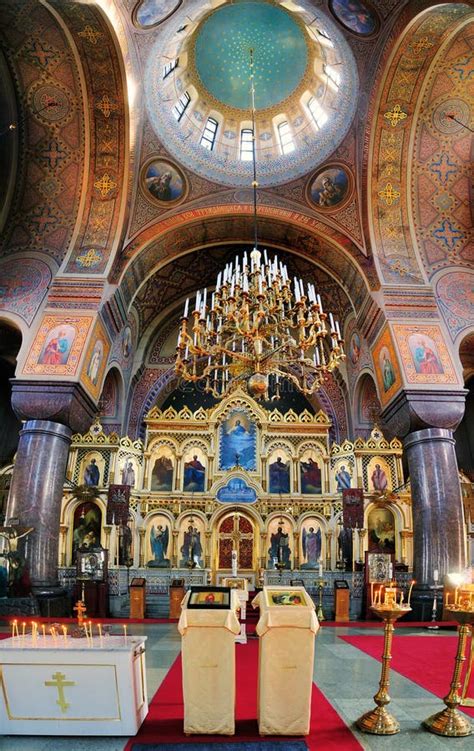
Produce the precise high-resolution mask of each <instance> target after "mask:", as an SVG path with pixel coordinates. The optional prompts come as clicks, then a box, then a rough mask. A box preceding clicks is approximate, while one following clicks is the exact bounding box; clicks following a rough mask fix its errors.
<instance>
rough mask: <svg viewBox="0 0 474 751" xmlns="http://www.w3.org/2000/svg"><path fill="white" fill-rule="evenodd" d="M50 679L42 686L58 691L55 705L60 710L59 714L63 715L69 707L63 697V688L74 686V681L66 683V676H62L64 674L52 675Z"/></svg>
mask: <svg viewBox="0 0 474 751" xmlns="http://www.w3.org/2000/svg"><path fill="white" fill-rule="evenodd" d="M51 678H53V680H52V681H45V682H44V685H45V686H52V687H53V688H57V689H58V698H57V699H56V704H57V705H58V706H59V708H60V709H61V712H62V713H63V714H65V713H66V712H67V710H68V709H69V707H70V706H71V705H70V704H68V703H67V701H66V697H65V696H64V688H65V687H66V686H75V685H76V684H75V682H74V681H66V680H65V678H66V676H65V675H64V673H59V672H57V673H54V674H53V675H52V676H51Z"/></svg>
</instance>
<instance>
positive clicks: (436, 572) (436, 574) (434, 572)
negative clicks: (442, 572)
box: [433, 568, 439, 583]
mask: <svg viewBox="0 0 474 751" xmlns="http://www.w3.org/2000/svg"><path fill="white" fill-rule="evenodd" d="M438 579H439V571H438V569H437V568H435V570H434V571H433V581H434V582H435V583H436V582H437V581H438Z"/></svg>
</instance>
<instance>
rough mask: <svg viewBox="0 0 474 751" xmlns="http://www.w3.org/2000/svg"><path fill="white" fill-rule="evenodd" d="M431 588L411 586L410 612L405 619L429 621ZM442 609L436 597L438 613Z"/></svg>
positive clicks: (431, 609)
mask: <svg viewBox="0 0 474 751" xmlns="http://www.w3.org/2000/svg"><path fill="white" fill-rule="evenodd" d="M433 596H434V595H433V590H432V589H428V588H426V589H424V588H423V587H418V588H416V589H415V588H413V591H412V594H411V599H410V605H411V613H409V614H408V617H407V618H406V619H405V620H407V621H431V617H432V614H433ZM441 610H442V604H440V601H439V599H438V613H440V612H441Z"/></svg>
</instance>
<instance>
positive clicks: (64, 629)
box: [62, 626, 67, 645]
mask: <svg viewBox="0 0 474 751" xmlns="http://www.w3.org/2000/svg"><path fill="white" fill-rule="evenodd" d="M62 630H63V638H64V643H65V644H66V645H67V626H63V627H62Z"/></svg>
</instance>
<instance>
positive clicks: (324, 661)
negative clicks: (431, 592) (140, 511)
mask: <svg viewBox="0 0 474 751" xmlns="http://www.w3.org/2000/svg"><path fill="white" fill-rule="evenodd" d="M129 633H130V634H146V635H147V636H148V642H147V655H146V661H147V680H148V697H149V698H150V699H151V697H152V696H153V695H154V694H155V691H156V690H157V688H158V686H159V685H160V683H161V682H162V680H163V678H164V677H165V675H166V673H167V670H168V668H169V667H170V666H171V665H172V663H173V661H174V659H175V658H176V656H177V655H178V653H179V650H180V636H179V634H178V631H177V629H176V626H175V625H174V624H169V625H168V624H150V625H145V624H143V625H130V626H129ZM371 633H377V634H380V633H381V631H380V629H377V630H376V629H374V630H372V629H370V630H369V629H366V628H364V629H357V628H346V627H344V628H338V629H335V628H324V629H321V630H320V632H319V634H318V638H317V642H316V657H315V669H314V678H315V681H316V682H317V684H318V686H319V688H320V689H321V690H322V691H323V693H324V694H325V695H326V697H327V698H328V699H329V700H330V701H331V702H332V704H333V705H334V707H335V708H336V710H337V711H338V712H339V714H340V715H341V717H342V718H343V719H344V720H345V721H346V722H347V723H348V724H349V725H351V724H352V723H353V722H354V720H356V719H357V718H358V717H359V716H360V715H361V714H363V713H364V712H366V711H368V710H369V709H372V708H373V706H374V703H373V695H374V694H375V692H376V690H377V688H378V681H379V677H380V663H379V662H378V661H376V660H374V659H372V658H371V657H369V656H367V655H365V654H364V653H363V652H361V651H360V650H358V649H356V648H355V647H352V646H351V645H350V644H347V643H346V642H344V641H342V640H341V639H338V635H341V636H342V635H346V634H364V635H368V634H371ZM397 633H398V634H401V635H402V636H408V635H413V634H414V633H420V632H419V631H412V630H411V629H409V628H403V629H400V630H399V631H398V632H397ZM428 633H429V632H428V631H423V634H428ZM440 634H441V636H442V635H443V632H440ZM447 635H452V632H448V634H447ZM447 688H448V687H447ZM390 695H391V697H392V703H391V705H390V709H391V711H392V712H393V714H394V715H395V716H396V717H397V719H398V720H399V722H400V725H401V732H400V733H399V734H398V735H394V736H387V737H382V738H380V737H377V736H370V735H364V734H360V733H358V732H357V731H355V730H354V732H355V734H356V736H357V738H358V740H359V741H360V743H361V745H362V746H363V748H364V749H366V750H367V751H405V749H406V748H409V749H410V750H414V749H416V751H418V750H419V751H442V750H443V749H446V751H447V749H448V748H449V749H452V748H453V745H455V747H456V751H472V749H473V748H474V736H470V737H468V738H456V739H450V738H446V739H443V738H439V737H438V736H436V735H432V734H431V733H427V732H425V731H423V730H422V729H421V727H420V722H421V721H422V720H424V719H425V718H426V717H428V716H429V715H431V714H433V713H434V712H437V711H438V710H439V709H442V708H443V704H442V702H441V701H440V700H439V699H437V698H436V697H434V696H433V695H432V694H430V693H429V692H428V691H425V690H424V689H422V688H420V687H419V686H417V685H416V684H415V683H412V682H411V681H409V680H408V679H406V678H403V677H402V676H400V675H399V674H397V673H395V672H392V675H391V685H390ZM124 746H125V739H124V738H96V737H94V738H92V737H91V738H85V737H81V738H76V737H74V738H50V737H41V736H39V737H33V736H4V737H3V738H0V749H1V751H122V750H123V748H124ZM203 748H204V747H203Z"/></svg>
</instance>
